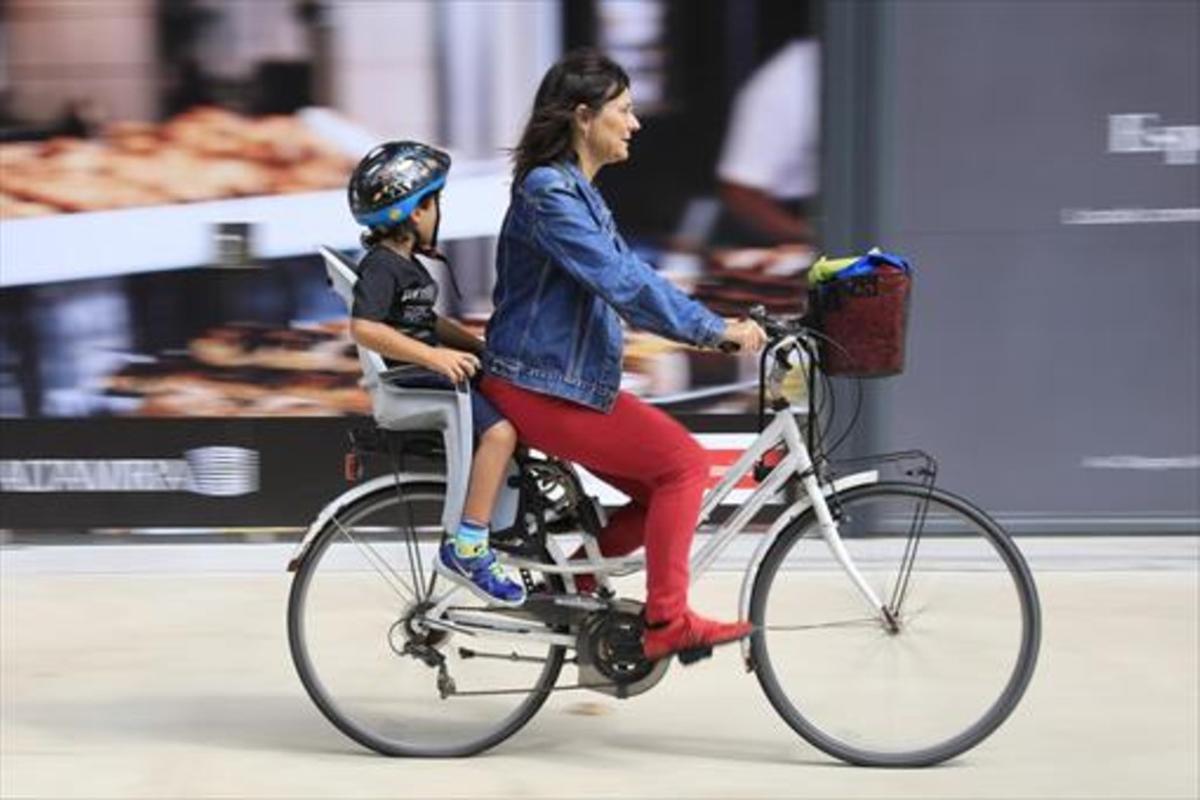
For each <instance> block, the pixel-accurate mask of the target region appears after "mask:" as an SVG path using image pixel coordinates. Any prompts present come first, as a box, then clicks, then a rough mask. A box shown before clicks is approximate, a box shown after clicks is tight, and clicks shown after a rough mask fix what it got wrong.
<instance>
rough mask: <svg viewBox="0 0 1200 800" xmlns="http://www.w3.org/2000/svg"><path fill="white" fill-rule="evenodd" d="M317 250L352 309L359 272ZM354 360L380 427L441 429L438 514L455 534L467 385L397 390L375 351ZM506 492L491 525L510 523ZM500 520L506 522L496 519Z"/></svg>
mask: <svg viewBox="0 0 1200 800" xmlns="http://www.w3.org/2000/svg"><path fill="white" fill-rule="evenodd" d="M318 249H319V251H320V253H321V256H322V257H323V258H324V259H325V271H326V273H327V274H328V275H329V282H330V285H331V286H332V287H333V290H334V291H335V292H336V293H337V295H338V296H339V297H341V298H342V301H343V302H345V304H346V310H347V311H352V310H353V306H354V284H355V283H356V282H357V281H358V273H357V272H356V271H355V269H354V266H353V265H352V263H351V262H350V261H349V260H348V259H347V258H346V257H345V256H343V255H342V254H341V253H340V252H338V251H337V250H334V249H333V248H331V247H326V246H324V245H322V246H321V247H319V248H318ZM358 361H359V363H360V364H361V365H362V371H363V385H364V386H365V387H366V389H367V392H368V393H369V394H370V395H371V405H372V409H373V415H374V417H375V422H376V424H378V425H379V427H381V428H383V429H385V430H389V431H429V430H438V431H441V433H442V438H443V441H444V442H445V446H446V506H445V508H444V509H443V510H442V524H443V525H444V526H445V528H446V530H448V531H454V530H457V529H458V523H459V520H460V519H461V517H462V509H463V504H464V503H465V502H466V499H467V483H468V480H469V477H470V472H471V454H472V442H473V434H472V430H471V389H470V386H468V385H466V384H459V385H458V386H457V387H456V388H455V389H454V390H449V389H413V388H409V387H400V386H396V385H394V384H391V383H389V381H388V379H389V376H390V375H391V376H394V374H395V371H389V370H388V368H387V366H386V365H385V364H384V362H383V358H382V357H381V356H380V355H379V354H378V353H376V352H374V351H373V350H369V349H367V348H365V347H362V346H358ZM508 493H509V492H506V491H505V489H502V490H501V499H500V501H499V502H497V504H496V510H497V513H496V514H494V515H493V520H492V522H493V526H495V525H496V524H497V523H499V522H502V521H503V522H507V524H508V525H511V524H512V521H511V517H514V516H515V511H516V499H515V497H513V498H510V497H507V496H506V495H507V494H508ZM514 494H515V492H514ZM510 506H511V511H510V509H509V507H510ZM505 512H508V513H505ZM504 516H508V517H510V519H509V520H502V519H499V518H500V517H504Z"/></svg>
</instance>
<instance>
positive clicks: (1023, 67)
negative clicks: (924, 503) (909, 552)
mask: <svg viewBox="0 0 1200 800" xmlns="http://www.w3.org/2000/svg"><path fill="white" fill-rule="evenodd" d="M884 19H885V20H886V21H887V24H886V25H885V26H884V37H885V40H886V41H885V45H884V46H885V48H886V50H887V51H888V52H890V53H891V54H892V60H891V61H890V63H888V64H887V65H886V67H885V68H886V69H887V70H888V71H887V74H886V75H885V76H883V81H882V83H883V86H885V87H886V88H887V91H888V92H889V93H888V94H887V95H886V96H885V97H884V98H882V99H881V103H882V105H881V108H886V109H887V110H888V112H889V113H888V114H886V115H884V116H883V117H882V118H883V119H890V123H889V126H888V131H889V134H890V135H889V136H888V138H887V141H886V144H884V145H882V152H883V153H884V154H885V161H884V167H883V171H882V174H881V175H879V176H878V178H877V185H878V187H879V191H880V192H881V195H880V199H881V205H880V209H879V219H878V220H877V221H876V224H875V228H876V230H875V234H876V237H877V238H878V240H879V242H880V243H881V244H883V245H884V246H886V247H888V248H890V249H894V250H897V251H901V252H906V253H909V254H911V255H912V256H914V258H915V260H916V262H917V264H918V268H919V270H920V272H919V284H918V288H917V293H916V296H915V300H914V305H913V320H912V324H911V330H910V342H909V344H910V347H911V350H910V359H909V368H908V371H907V373H906V374H905V375H904V376H902V377H900V378H896V379H892V380H891V381H890V382H888V385H886V386H885V387H884V388H882V389H881V390H880V394H881V397H880V398H879V400H878V402H877V403H876V404H875V407H876V408H877V409H878V411H877V414H878V415H879V417H880V418H879V420H877V424H878V430H879V431H880V434H879V436H880V439H881V441H879V442H878V443H877V444H879V445H881V446H883V447H886V448H889V449H891V448H900V447H910V446H918V447H923V448H925V449H928V450H930V451H931V452H933V453H934V454H935V455H937V456H939V458H940V460H941V462H942V464H943V469H944V473H943V483H944V484H945V485H946V486H948V487H951V488H958V489H961V490H963V491H964V492H966V493H968V494H970V495H972V496H975V497H977V498H978V499H979V500H980V501H981V502H982V503H983V504H984V505H985V506H986V507H988V508H989V509H992V510H994V511H997V512H999V513H1001V514H1003V515H1006V516H1007V517H1009V518H1010V519H1012V520H1021V519H1026V520H1033V521H1031V522H1030V523H1029V525H1028V526H1027V528H1028V529H1029V530H1063V529H1068V528H1069V529H1079V530H1105V529H1115V528H1128V529H1135V530H1154V529H1168V528H1169V529H1171V530H1181V529H1187V528H1194V527H1195V524H1196V523H1195V520H1196V518H1197V516H1200V470H1198V469H1196V468H1195V467H1192V468H1187V467H1186V464H1187V463H1188V461H1187V459H1189V458H1195V457H1197V456H1198V455H1200V410H1198V409H1200V355H1198V351H1200V323H1198V318H1200V223H1197V222H1177V223H1157V224H1120V225H1064V224H1063V222H1062V214H1063V210H1064V209H1079V208H1083V209H1111V208H1181V207H1182V208H1197V207H1200V166H1196V165H1168V164H1166V163H1165V158H1164V155H1163V154H1162V153H1135V154H1128V153H1109V152H1107V146H1108V124H1109V123H1108V117H1109V115H1110V114H1128V113H1156V114H1159V115H1160V123H1159V124H1161V125H1173V126H1180V125H1186V126H1193V125H1200V4H1198V3H1193V2H1153V1H1152V2H1086V3H1085V2H1043V3H1033V2H969V3H962V2H930V1H929V0H923V1H922V2H902V3H893V4H890V5H889V6H888V7H887V9H886V14H885V15H884ZM1116 455H1135V456H1141V457H1146V458H1151V459H1161V458H1169V459H1176V460H1175V461H1170V462H1158V461H1144V462H1138V464H1139V465H1140V466H1142V467H1154V466H1163V465H1166V464H1169V465H1172V466H1174V467H1176V468H1173V469H1146V468H1143V469H1125V468H1122V469H1111V468H1096V467H1091V466H1085V463H1084V460H1085V459H1088V458H1094V457H1102V456H1116ZM1110 463H1111V462H1110ZM1181 465H1182V466H1181ZM1154 519H1159V520H1160V522H1162V523H1163V524H1162V525H1156V524H1155V523H1154V522H1153V520H1154ZM1147 520H1149V521H1147Z"/></svg>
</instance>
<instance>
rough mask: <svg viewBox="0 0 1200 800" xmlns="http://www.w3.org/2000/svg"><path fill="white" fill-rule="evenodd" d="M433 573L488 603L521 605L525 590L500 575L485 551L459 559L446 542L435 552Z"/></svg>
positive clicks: (499, 568)
mask: <svg viewBox="0 0 1200 800" xmlns="http://www.w3.org/2000/svg"><path fill="white" fill-rule="evenodd" d="M433 569H434V571H435V572H437V573H438V574H439V575H442V576H444V577H445V578H447V579H448V580H451V581H454V582H455V583H457V584H459V585H460V586H464V587H466V588H467V589H470V590H471V592H472V594H474V595H475V596H476V597H478V598H480V599H481V600H487V601H488V602H490V603H499V604H500V605H503V606H519V605H521V604H523V603H524V602H525V587H524V586H522V585H521V584H520V583H518V582H517V581H514V580H513V579H512V578H510V577H508V576H507V575H505V574H504V567H502V566H500V562H499V561H497V560H496V554H495V553H493V552H492V551H491V549H488V550H486V551H484V553H483V555H481V556H475V557H474V558H463V557H462V556H460V555H458V553H457V552H456V551H455V549H454V542H452V541H450V542H446V543H445V544H443V545H442V549H441V550H440V551H439V552H438V558H437V562H436V563H434V565H433Z"/></svg>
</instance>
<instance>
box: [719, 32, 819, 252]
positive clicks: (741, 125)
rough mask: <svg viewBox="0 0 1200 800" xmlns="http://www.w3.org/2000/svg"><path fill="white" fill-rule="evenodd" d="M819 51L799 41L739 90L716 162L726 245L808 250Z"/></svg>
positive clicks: (811, 43)
mask: <svg viewBox="0 0 1200 800" xmlns="http://www.w3.org/2000/svg"><path fill="white" fill-rule="evenodd" d="M820 58H821V56H820V45H818V44H817V42H816V41H814V40H812V39H793V40H792V41H790V42H788V43H787V44H786V45H784V46H783V48H782V49H780V50H779V51H778V52H777V53H776V54H775V55H774V56H773V57H772V58H771V59H770V60H768V61H767V62H766V63H764V64H763V65H762V66H760V67H759V68H758V69H757V70H756V71H755V72H754V74H753V75H751V76H750V79H749V80H748V81H746V83H745V84H744V85H743V86H742V88H741V89H740V90H739V91H738V94H737V97H736V98H735V100H734V104H733V112H732V114H731V115H730V122H729V127H728V129H727V131H726V134H725V143H724V146H723V148H722V150H721V156H720V160H719V162H718V164H717V180H718V188H719V192H720V196H721V203H722V207H723V212H724V213H723V214H722V219H721V224H720V226H719V228H718V231H717V234H716V238H717V240H718V242H719V243H721V244H729V245H741V246H770V245H777V244H789V243H801V244H809V243H811V242H812V241H813V239H814V235H815V234H814V231H813V226H812V223H811V221H810V218H809V216H810V214H809V212H810V209H809V205H810V204H811V201H812V199H813V198H814V197H815V196H816V194H817V188H818V179H819V171H818V166H819V163H818V161H819V157H820V142H819V135H820V118H819V112H820V72H819V71H820Z"/></svg>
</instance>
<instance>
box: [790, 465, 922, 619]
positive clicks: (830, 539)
mask: <svg viewBox="0 0 1200 800" xmlns="http://www.w3.org/2000/svg"><path fill="white" fill-rule="evenodd" d="M805 473H807V474H805V477H804V478H803V481H802V483H803V485H804V489H805V491H806V492H808V496H809V498H811V500H812V509H813V513H814V514H815V515H816V517H817V529H818V530H819V531H820V534H821V538H822V539H824V540H825V544H826V545H828V546H829V550H830V552H832V553H833V557H834V558H836V559H837V562H838V564H840V565H841V567H842V569H843V570H845V572H846V574H847V575H848V576H850V580H851V581H852V582H853V583H854V587H855V588H856V589H858V592H859V594H861V595H862V597H863V600H864V601H865V602H866V604H867V605H868V606H869V607H870V609H871V613H872V614H875V613H878V614H879V615H881V616H882V618H883V622H884V624H885V625H886V626H887V630H888V632H889V633H899V631H900V625H899V623H898V621H897V620H896V615H895V614H893V613H892V610H891V609H890V608H888V606H887V604H886V603H884V602H883V601H882V600H880V599H879V596H878V595H877V594H875V590H874V589H872V588H871V585H870V584H869V583H867V580H866V578H864V577H863V574H862V573H861V572H860V571H859V569H858V566H857V565H856V564H855V563H854V560H853V559H851V558H850V553H849V551H847V550H846V545H845V543H844V542H842V536H841V534H840V533H839V532H838V526H837V521H836V520H835V519H834V518H833V512H832V511H830V510H829V503H828V501H827V500H826V499H825V494H824V493H823V492H822V491H821V486H820V484H818V483H817V478H816V476H815V475H814V474H812V471H811V470H809V469H805Z"/></svg>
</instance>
